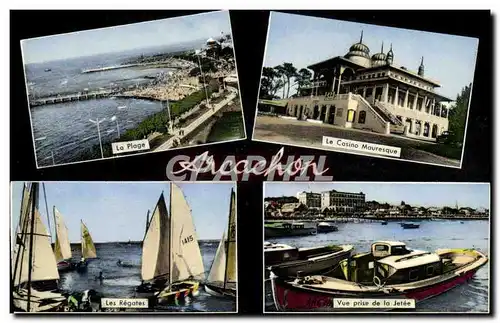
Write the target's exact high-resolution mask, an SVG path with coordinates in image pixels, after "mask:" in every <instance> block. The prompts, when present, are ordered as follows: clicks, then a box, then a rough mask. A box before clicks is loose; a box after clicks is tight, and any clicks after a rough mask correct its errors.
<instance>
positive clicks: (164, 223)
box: [141, 193, 170, 280]
mask: <svg viewBox="0 0 500 323" xmlns="http://www.w3.org/2000/svg"><path fill="white" fill-rule="evenodd" d="M169 245H170V230H169V221H168V213H167V206H166V204H165V199H164V198H163V193H162V194H161V196H160V199H159V200H158V203H157V204H156V207H155V209H154V211H153V215H152V216H151V220H150V221H149V226H148V231H147V232H146V236H145V237H144V240H143V242H142V270H141V276H142V279H143V280H152V279H154V278H157V277H160V276H165V275H167V274H168V273H169V272H170V262H169V260H170V257H169Z"/></svg>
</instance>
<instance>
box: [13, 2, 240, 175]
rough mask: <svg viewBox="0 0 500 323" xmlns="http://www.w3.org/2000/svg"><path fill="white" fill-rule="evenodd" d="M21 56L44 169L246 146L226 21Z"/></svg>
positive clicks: (62, 39)
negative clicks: (228, 145)
mask: <svg viewBox="0 0 500 323" xmlns="http://www.w3.org/2000/svg"><path fill="white" fill-rule="evenodd" d="M21 49H22V58H23V64H24V72H25V81H26V93H27V96H28V105H29V112H30V113H29V114H30V122H31V129H32V137H33V147H34V149H35V158H36V165H37V168H43V167H50V166H56V165H63V164H70V163H77V162H85V161H90V160H99V159H106V158H113V157H122V156H128V155H135V154H141V153H149V152H161V151H166V150H173V149H181V148H184V147H192V146H200V145H208V144H213V143H221V142H230V141H236V140H242V139H245V138H246V133H245V124H244V120H243V110H242V106H241V98H240V89H239V81H238V73H237V66H236V58H235V53H234V46H233V39H232V32H231V20H230V16H229V11H215V12H206V13H200V14H195V15H187V16H179V17H173V18H167V19H162V20H154V21H145V22H140V23H134V24H129V25H121V26H114V27H107V28H101V29H94V30H86V31H79V32H73V33H68V34H59V35H51V36H45V37H38V38H31V39H25V40H22V41H21Z"/></svg>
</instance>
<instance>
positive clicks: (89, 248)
mask: <svg viewBox="0 0 500 323" xmlns="http://www.w3.org/2000/svg"><path fill="white" fill-rule="evenodd" d="M81 223H82V225H81V228H82V257H83V258H86V259H90V258H96V257H97V252H96V250H95V246H94V241H92V237H91V236H90V232H89V229H87V226H86V225H85V224H84V223H83V221H81Z"/></svg>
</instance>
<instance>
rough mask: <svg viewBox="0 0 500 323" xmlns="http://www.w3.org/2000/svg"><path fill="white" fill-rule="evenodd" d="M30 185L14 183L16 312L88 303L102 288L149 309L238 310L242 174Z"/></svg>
mask: <svg viewBox="0 0 500 323" xmlns="http://www.w3.org/2000/svg"><path fill="white" fill-rule="evenodd" d="M30 185H31V187H30V186H29V185H28V186H25V185H24V183H23V182H15V183H13V184H12V190H11V191H12V201H14V200H15V201H16V203H14V202H13V203H12V205H13V206H12V209H11V212H12V213H11V215H12V221H11V222H12V228H11V230H12V231H11V232H12V233H13V236H14V237H15V239H13V241H15V242H16V243H15V244H13V250H12V253H11V258H12V268H13V270H12V273H11V282H12V283H13V290H12V294H11V295H12V306H13V308H14V311H15V312H42V311H49V312H53V311H54V312H59V311H70V312H73V311H81V310H82V307H85V306H91V305H89V304H86V303H84V302H82V301H80V299H81V297H82V295H86V294H88V295H91V294H93V293H94V291H95V292H96V293H97V295H98V296H99V297H101V298H120V299H130V300H134V299H146V300H147V302H148V304H147V309H146V308H144V309H141V311H147V312H149V311H151V312H171V311H175V312H178V311H191V310H192V309H196V308H202V309H204V311H207V312H217V313H219V312H222V313H233V312H235V311H237V301H236V300H237V282H236V278H237V275H236V270H237V264H236V250H235V248H236V240H235V239H236V232H235V230H236V219H235V212H236V205H235V201H236V200H235V192H234V191H233V190H234V188H235V183H234V182H220V183H208V182H207V183H194V182H182V183H173V182H150V183H148V182H141V183H135V182H123V183H122V182H45V183H32V184H30ZM42 187H43V188H44V189H43V191H42ZM38 191H40V192H41V193H42V194H41V195H40V194H38ZM33 192H36V193H35V194H33ZM163 192H165V193H163ZM48 205H51V206H52V207H51V208H50V209H49V207H48ZM56 206H57V207H56ZM39 207H40V208H41V209H39ZM149 210H151V212H150V211H149ZM144 215H146V217H145V216H144ZM145 220H146V224H145V223H144V222H145ZM50 231H52V233H53V235H52V237H51V234H50ZM54 233H55V234H54ZM80 250H81V252H80ZM80 257H81V258H80ZM219 298H220V299H219ZM75 300H76V303H75ZM94 302H95V301H94ZM75 304H77V305H75ZM103 304H104V303H100V302H99V304H97V305H96V310H97V311H99V312H100V311H107V308H105V306H103ZM94 305H95V304H94ZM92 306H93V305H92ZM99 306H100V307H101V308H99V309H97V307H99ZM122 310H123V309H121V310H120V311H122ZM135 311H136V310H135V309H134V308H127V309H126V312H135Z"/></svg>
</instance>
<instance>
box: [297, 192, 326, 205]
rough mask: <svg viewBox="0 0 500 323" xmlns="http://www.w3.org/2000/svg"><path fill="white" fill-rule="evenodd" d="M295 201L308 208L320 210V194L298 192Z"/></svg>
mask: <svg viewBox="0 0 500 323" xmlns="http://www.w3.org/2000/svg"><path fill="white" fill-rule="evenodd" d="M297 199H298V200H299V202H300V203H302V204H304V205H305V206H307V207H308V208H318V209H319V208H321V194H320V193H313V192H305V191H304V192H299V193H297Z"/></svg>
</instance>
